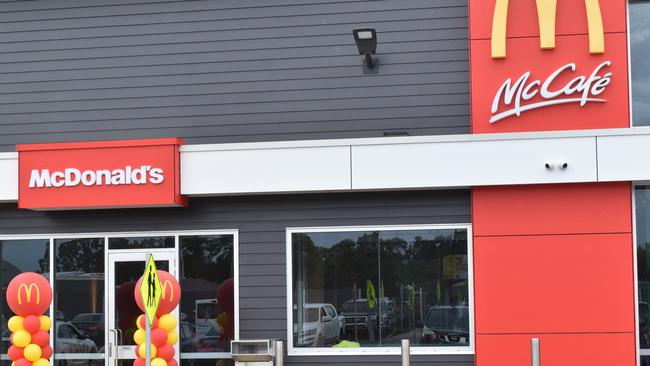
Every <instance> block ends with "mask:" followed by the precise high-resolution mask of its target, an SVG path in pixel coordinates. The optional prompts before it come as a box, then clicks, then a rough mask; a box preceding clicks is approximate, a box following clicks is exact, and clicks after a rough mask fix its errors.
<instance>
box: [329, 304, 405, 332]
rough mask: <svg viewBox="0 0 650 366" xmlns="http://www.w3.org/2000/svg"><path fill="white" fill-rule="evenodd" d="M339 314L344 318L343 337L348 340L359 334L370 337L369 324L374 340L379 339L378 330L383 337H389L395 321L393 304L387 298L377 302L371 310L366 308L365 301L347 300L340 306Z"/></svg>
mask: <svg viewBox="0 0 650 366" xmlns="http://www.w3.org/2000/svg"><path fill="white" fill-rule="evenodd" d="M378 313H379V315H381V316H380V317H378ZM341 314H342V315H343V317H344V321H345V335H346V336H347V337H348V338H354V335H355V334H357V335H358V334H359V333H362V334H364V335H368V336H369V337H370V333H369V332H368V325H369V324H372V331H373V333H372V334H374V337H375V338H378V337H379V330H380V329H381V332H382V335H383V336H386V335H389V334H391V333H392V331H393V329H394V326H395V321H396V314H395V304H394V302H393V301H392V300H390V299H388V298H383V299H381V300H377V301H376V302H375V304H374V306H373V307H372V309H370V307H369V306H368V300H367V299H356V300H347V301H346V302H344V303H343V305H341ZM378 318H379V319H378Z"/></svg>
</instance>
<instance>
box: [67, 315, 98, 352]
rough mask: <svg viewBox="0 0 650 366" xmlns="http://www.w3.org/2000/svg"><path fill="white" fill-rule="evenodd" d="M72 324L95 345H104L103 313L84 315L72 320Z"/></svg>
mask: <svg viewBox="0 0 650 366" xmlns="http://www.w3.org/2000/svg"><path fill="white" fill-rule="evenodd" d="M70 323H72V325H74V326H75V327H76V328H77V329H79V330H80V331H81V332H83V333H85V334H86V335H87V336H88V337H89V338H90V339H92V340H93V342H95V344H102V343H104V314H103V313H82V314H79V315H77V316H75V317H74V318H72V320H71V321H70Z"/></svg>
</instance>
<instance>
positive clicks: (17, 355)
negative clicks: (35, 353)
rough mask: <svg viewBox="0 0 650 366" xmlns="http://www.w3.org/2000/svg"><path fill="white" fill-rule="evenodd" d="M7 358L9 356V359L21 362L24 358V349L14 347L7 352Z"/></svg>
mask: <svg viewBox="0 0 650 366" xmlns="http://www.w3.org/2000/svg"><path fill="white" fill-rule="evenodd" d="M7 356H9V359H10V360H12V361H16V360H20V359H21V358H23V357H24V355H23V349H22V348H20V347H16V346H13V345H12V346H11V347H9V349H8V350H7Z"/></svg>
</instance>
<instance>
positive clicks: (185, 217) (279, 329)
mask: <svg viewBox="0 0 650 366" xmlns="http://www.w3.org/2000/svg"><path fill="white" fill-rule="evenodd" d="M468 222H470V203H469V192H468V191H466V190H453V191H403V192H367V193H338V194H308V195H302V194H301V195H289V196H286V195H277V196H274V195H269V196H248V197H218V198H217V197H215V198H192V199H190V205H189V207H187V208H165V209H137V210H93V211H65V212H34V211H27V210H17V209H16V206H15V205H14V204H1V205H0V234H21V233H26V234H27V233H29V234H35V233H66V232H67V233H71V232H75V233H78V232H111V231H153V230H193V229H204V230H216V229H238V230H239V243H240V246H239V249H240V314H239V317H240V336H241V338H242V339H246V338H249V339H250V338H277V339H285V340H286V337H287V329H286V295H287V289H286V270H287V269H286V241H285V238H286V228H288V227H314V226H349V225H401V224H440V223H468ZM333 362H336V364H339V365H354V366H363V365H365V364H368V365H370V364H372V365H376V364H395V363H397V362H399V359H398V358H397V357H394V356H386V357H377V356H359V357H351V356H345V357H329V356H328V357H306V356H295V357H289V358H288V359H287V363H290V364H295V365H310V364H323V363H327V364H331V363H333ZM413 363H414V364H420V363H421V364H424V363H426V364H434V365H459V366H460V365H462V366H469V365H472V364H473V356H471V355H457V356H450V355H442V356H426V357H424V356H418V357H414V359H413Z"/></svg>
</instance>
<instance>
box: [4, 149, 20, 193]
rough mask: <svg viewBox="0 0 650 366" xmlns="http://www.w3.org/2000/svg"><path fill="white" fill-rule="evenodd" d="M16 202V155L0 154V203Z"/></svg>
mask: <svg viewBox="0 0 650 366" xmlns="http://www.w3.org/2000/svg"><path fill="white" fill-rule="evenodd" d="M15 201H18V153H0V202H15Z"/></svg>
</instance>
